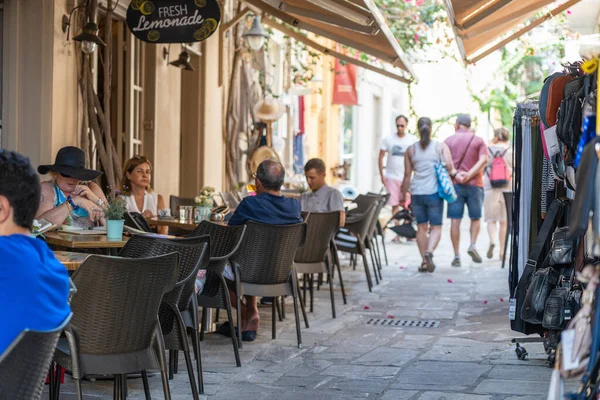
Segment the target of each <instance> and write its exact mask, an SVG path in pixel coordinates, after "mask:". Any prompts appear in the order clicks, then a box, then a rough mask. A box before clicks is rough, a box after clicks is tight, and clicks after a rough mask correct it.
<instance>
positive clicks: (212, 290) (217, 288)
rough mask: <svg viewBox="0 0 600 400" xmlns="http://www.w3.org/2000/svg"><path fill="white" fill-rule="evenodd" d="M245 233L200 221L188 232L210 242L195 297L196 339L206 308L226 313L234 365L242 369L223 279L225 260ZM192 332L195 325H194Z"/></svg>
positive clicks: (225, 284) (244, 229) (202, 327)
mask: <svg viewBox="0 0 600 400" xmlns="http://www.w3.org/2000/svg"><path fill="white" fill-rule="evenodd" d="M245 232H246V226H245V225H242V226H223V225H219V224H213V223H211V222H208V221H202V222H201V223H200V224H199V225H198V226H197V227H196V229H195V230H194V232H192V234H191V235H190V237H193V236H199V235H208V236H210V239H211V246H210V253H211V254H210V263H209V264H208V267H206V280H205V282H204V288H203V289H202V293H198V296H197V297H196V301H197V302H196V303H195V309H196V310H197V309H198V307H199V306H200V307H202V315H203V318H202V324H201V328H200V340H203V339H204V331H205V329H206V327H205V326H204V324H205V322H206V321H205V318H204V316H205V315H207V312H208V309H209V308H215V309H217V310H219V309H224V310H226V311H227V319H228V321H229V326H230V327H231V341H232V343H233V351H234V354H235V362H236V365H237V366H238V367H241V366H242V362H241V360H240V352H239V349H238V342H237V339H236V335H235V330H234V328H233V327H234V326H235V325H234V322H233V316H232V311H231V299H230V297H229V289H228V288H227V282H226V281H225V277H224V276H223V272H224V271H225V265H226V264H227V261H228V260H229V258H230V257H231V256H232V255H233V254H234V253H235V252H236V251H237V250H238V249H239V247H240V245H241V243H242V240H243V238H244V233H245ZM194 326H195V327H196V330H197V329H198V328H197V327H198V324H197V323H196V324H195V325H194Z"/></svg>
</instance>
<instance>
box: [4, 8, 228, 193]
mask: <svg viewBox="0 0 600 400" xmlns="http://www.w3.org/2000/svg"><path fill="white" fill-rule="evenodd" d="M40 1H41V5H38V6H35V4H33V2H31V4H30V2H23V1H19V0H5V1H4V16H5V27H4V28H5V31H4V37H3V39H4V40H3V43H0V45H1V46H3V52H4V55H5V58H4V63H3V70H4V78H5V79H4V81H3V87H2V91H3V98H4V99H5V101H4V104H3V117H4V120H3V136H2V147H3V148H8V149H14V150H17V151H20V152H21V153H23V154H25V155H27V156H28V157H30V159H31V161H32V164H33V165H34V166H37V165H39V164H42V163H51V162H53V161H54V157H55V155H56V152H57V151H58V150H59V149H60V148H61V147H63V146H68V145H74V146H78V145H79V144H80V138H79V130H80V126H81V123H80V121H81V117H82V113H83V110H82V109H81V107H82V106H81V102H80V99H79V88H78V83H77V57H76V56H77V55H78V54H76V51H78V50H76V49H75V45H74V43H73V41H69V42H67V40H66V33H64V32H62V28H61V25H62V23H61V22H62V16H63V15H64V14H67V4H69V0H40ZM75 29H77V28H75ZM72 36H73V35H72ZM148 46H152V45H148ZM202 47H203V56H202V57H200V68H199V73H200V75H201V79H202V81H203V82H201V84H200V87H201V90H196V93H191V95H196V96H199V97H200V98H201V99H202V101H201V106H200V109H199V110H198V113H199V114H200V113H202V114H203V118H202V119H201V121H202V124H201V126H200V128H199V129H198V132H197V134H198V135H199V139H200V140H201V141H203V146H201V148H200V149H198V158H199V159H200V163H199V165H200V166H201V167H199V168H198V170H199V171H200V175H201V181H202V184H204V185H210V186H214V187H216V188H217V190H221V189H222V188H223V186H224V175H225V174H224V166H225V161H224V160H225V157H224V151H225V149H224V144H223V139H222V137H223V136H222V132H223V130H222V127H223V126H222V123H223V115H222V101H223V100H222V88H220V87H219V86H218V68H219V64H218V53H219V39H218V35H213V37H211V38H210V39H209V40H208V41H207V42H206V43H204V44H203V46H202ZM153 50H156V51H153V52H151V54H152V55H151V57H150V58H151V60H152V59H153V60H154V62H155V64H154V65H155V67H156V68H155V69H156V76H155V79H154V81H153V82H151V83H150V84H151V88H152V89H153V91H152V96H151V98H153V99H155V103H154V101H152V104H149V102H150V100H152V99H147V100H149V101H147V102H146V105H145V107H147V108H151V109H152V110H155V112H153V113H150V116H151V117H149V118H145V120H146V122H148V123H152V122H153V132H154V133H155V135H149V134H148V131H146V135H149V139H148V141H147V143H145V144H144V146H145V147H148V146H150V147H151V148H153V150H154V151H153V152H151V153H152V156H153V158H154V182H153V185H154V187H155V188H156V190H157V191H158V192H159V193H161V194H162V195H163V196H165V198H166V199H168V196H169V195H179V194H180V153H181V90H182V85H181V76H182V75H181V74H182V73H185V72H182V71H181V70H179V69H178V68H175V67H173V66H169V65H168V61H165V60H164V59H163V55H162V48H158V47H156V48H153ZM158 50H160V51H158ZM180 51H181V47H180V46H179V45H172V46H171V59H172V58H173V57H175V56H176V55H178V54H179V52H180ZM150 62H151V61H150ZM147 67H148V65H147ZM150 69H152V68H150ZM150 84H149V83H148V82H146V83H145V85H146V86H148V85H150ZM146 89H148V87H145V88H144V90H146ZM145 117H146V115H145ZM151 119H152V120H151Z"/></svg>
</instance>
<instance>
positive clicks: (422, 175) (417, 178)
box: [402, 117, 457, 272]
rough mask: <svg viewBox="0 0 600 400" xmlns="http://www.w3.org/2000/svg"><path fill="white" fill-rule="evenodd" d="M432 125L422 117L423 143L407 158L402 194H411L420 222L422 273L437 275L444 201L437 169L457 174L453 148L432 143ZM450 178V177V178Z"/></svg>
mask: <svg viewBox="0 0 600 400" xmlns="http://www.w3.org/2000/svg"><path fill="white" fill-rule="evenodd" d="M431 128H432V123H431V120H430V119H429V118H425V117H423V118H420V119H419V121H418V122H417V129H418V131H419V136H420V138H421V140H420V141H419V142H417V143H415V144H413V145H412V146H410V147H409V148H408V150H407V151H406V154H405V157H404V180H403V181H402V194H403V198H406V196H405V195H406V193H407V192H408V191H409V188H410V193H411V209H412V212H413V214H414V216H415V218H416V220H417V225H418V230H417V245H418V246H419V252H420V253H421V257H422V258H423V262H422V264H421V266H420V267H419V272H433V271H434V270H435V264H434V262H433V252H434V250H435V249H436V247H437V245H438V244H439V242H440V238H441V237H442V222H443V218H444V200H443V199H442V198H441V197H440V195H439V194H438V193H439V191H438V189H439V183H438V176H437V172H436V166H437V165H438V164H439V163H440V162H441V163H442V164H443V165H444V167H445V168H446V170H447V171H448V174H449V175H450V176H455V175H456V173H457V171H456V169H455V168H454V163H453V162H452V155H451V154H450V149H449V148H448V146H447V145H446V144H444V143H439V142H437V141H435V140H431ZM448 179H449V178H448Z"/></svg>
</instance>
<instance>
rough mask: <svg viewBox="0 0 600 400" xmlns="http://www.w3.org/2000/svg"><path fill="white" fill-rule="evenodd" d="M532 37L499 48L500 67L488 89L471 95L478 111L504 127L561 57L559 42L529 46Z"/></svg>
mask: <svg viewBox="0 0 600 400" xmlns="http://www.w3.org/2000/svg"><path fill="white" fill-rule="evenodd" d="M547 29H548V28H547ZM535 35H536V33H535V32H532V33H530V34H528V35H526V36H525V37H523V38H521V39H518V40H517V41H515V42H513V43H511V44H510V45H508V46H506V47H504V48H502V49H501V50H500V51H501V52H502V58H501V64H500V67H499V69H498V71H497V73H496V76H495V77H494V79H491V80H490V85H489V86H488V87H487V88H486V89H485V90H484V91H483V93H479V94H475V93H473V92H472V91H471V97H472V99H473V100H474V101H475V102H476V103H477V104H478V105H479V108H480V110H481V111H482V112H483V113H488V115H490V116H491V117H492V116H493V117H499V119H500V121H501V122H502V125H504V126H511V125H512V120H513V113H514V108H515V104H516V103H517V102H518V101H521V100H524V99H525V98H527V97H530V96H534V95H536V94H538V93H539V92H540V91H541V89H542V87H543V85H544V83H543V82H544V78H545V77H546V76H548V75H549V74H550V73H552V71H553V70H554V69H555V67H556V64H557V63H558V62H559V60H560V59H561V58H562V57H564V44H563V42H562V41H558V42H552V43H544V44H543V45H538V44H535V43H534V42H533V39H535Z"/></svg>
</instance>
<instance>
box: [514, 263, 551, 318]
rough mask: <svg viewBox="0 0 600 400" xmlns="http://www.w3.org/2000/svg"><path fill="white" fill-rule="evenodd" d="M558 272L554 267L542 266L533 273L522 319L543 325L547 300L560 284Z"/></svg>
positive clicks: (522, 309) (522, 310) (522, 311)
mask: <svg viewBox="0 0 600 400" xmlns="http://www.w3.org/2000/svg"><path fill="white" fill-rule="evenodd" d="M558 277H559V275H558V272H557V271H556V270H555V269H554V268H541V269H539V270H537V271H535V273H534V274H533V277H532V278H531V283H530V284H529V287H528V288H527V294H526V295H525V301H524V302H523V307H522V308H521V319H522V320H523V321H525V322H528V323H530V324H537V325H541V324H542V321H543V319H544V311H545V309H546V300H547V299H548V296H549V295H550V292H552V290H553V289H554V288H555V287H556V285H557V284H558Z"/></svg>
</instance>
